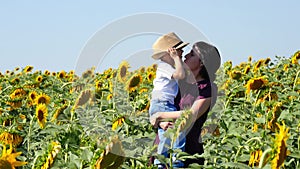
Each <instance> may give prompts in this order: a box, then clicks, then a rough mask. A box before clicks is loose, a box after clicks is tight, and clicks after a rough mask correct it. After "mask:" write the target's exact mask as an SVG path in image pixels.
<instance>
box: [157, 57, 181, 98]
mask: <svg viewBox="0 0 300 169" xmlns="http://www.w3.org/2000/svg"><path fill="white" fill-rule="evenodd" d="M174 72H175V68H173V67H172V66H171V65H169V64H168V63H165V62H163V61H159V62H158V65H157V70H156V77H155V79H154V80H153V90H152V100H160V101H169V102H170V103H172V104H174V98H175V97H176V95H177V93H178V83H177V80H176V79H174V78H172V75H173V73H174Z"/></svg>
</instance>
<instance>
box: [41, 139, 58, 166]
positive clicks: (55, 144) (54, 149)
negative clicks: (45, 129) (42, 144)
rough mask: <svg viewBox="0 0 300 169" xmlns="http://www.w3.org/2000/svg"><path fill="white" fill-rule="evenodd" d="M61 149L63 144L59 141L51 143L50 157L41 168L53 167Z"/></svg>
mask: <svg viewBox="0 0 300 169" xmlns="http://www.w3.org/2000/svg"><path fill="white" fill-rule="evenodd" d="M60 149H61V145H60V143H59V142H57V141H53V142H52V143H51V151H50V152H49V154H48V157H47V159H46V162H45V163H44V165H43V166H42V167H41V169H48V168H51V166H52V164H53V162H54V160H55V158H56V156H57V154H58V153H59V151H60Z"/></svg>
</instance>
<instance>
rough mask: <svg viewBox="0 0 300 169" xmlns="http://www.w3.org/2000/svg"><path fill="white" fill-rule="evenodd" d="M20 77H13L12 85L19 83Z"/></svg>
mask: <svg viewBox="0 0 300 169" xmlns="http://www.w3.org/2000/svg"><path fill="white" fill-rule="evenodd" d="M20 81H21V80H20V79H19V78H17V77H16V78H14V79H13V80H11V83H12V84H13V85H15V84H18V83H20Z"/></svg>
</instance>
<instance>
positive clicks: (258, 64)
mask: <svg viewBox="0 0 300 169" xmlns="http://www.w3.org/2000/svg"><path fill="white" fill-rule="evenodd" d="M264 62H265V60H263V59H261V60H259V61H257V62H256V64H255V66H254V69H253V70H254V72H256V71H257V70H258V69H259V68H260V67H261V66H262V65H263V63H264Z"/></svg>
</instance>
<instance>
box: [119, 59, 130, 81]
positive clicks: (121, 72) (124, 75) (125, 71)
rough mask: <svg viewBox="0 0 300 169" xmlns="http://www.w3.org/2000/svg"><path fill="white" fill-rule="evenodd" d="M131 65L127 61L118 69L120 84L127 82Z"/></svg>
mask: <svg viewBox="0 0 300 169" xmlns="http://www.w3.org/2000/svg"><path fill="white" fill-rule="evenodd" d="M128 68H129V63H128V62H127V61H122V62H121V64H120V65H119V68H118V74H117V77H118V80H119V81H120V82H123V83H124V82H125V81H126V78H127V74H128Z"/></svg>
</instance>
